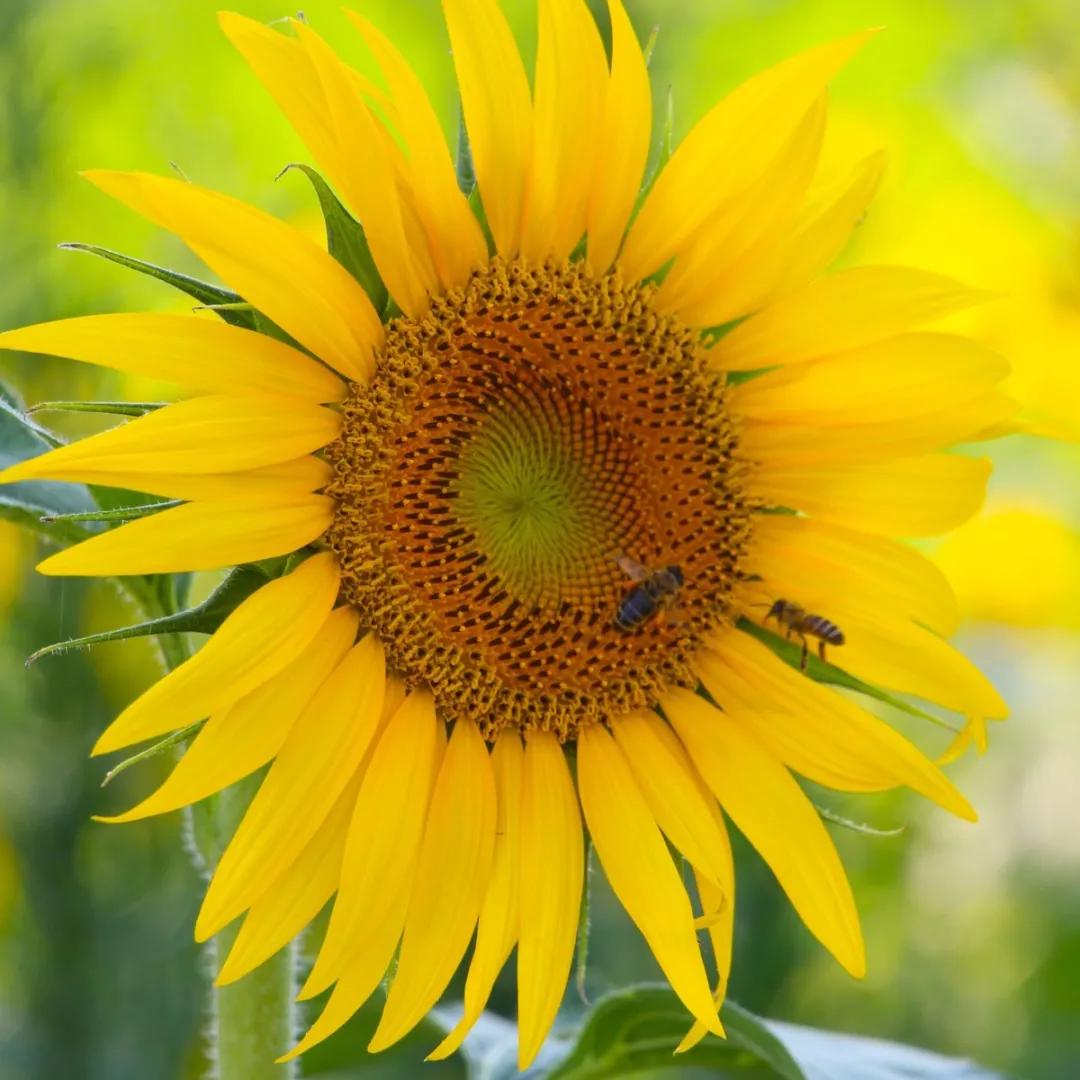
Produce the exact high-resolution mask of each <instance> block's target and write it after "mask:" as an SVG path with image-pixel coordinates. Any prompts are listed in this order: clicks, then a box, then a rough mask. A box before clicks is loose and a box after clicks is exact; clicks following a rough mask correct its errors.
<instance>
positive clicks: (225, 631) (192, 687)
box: [93, 554, 339, 754]
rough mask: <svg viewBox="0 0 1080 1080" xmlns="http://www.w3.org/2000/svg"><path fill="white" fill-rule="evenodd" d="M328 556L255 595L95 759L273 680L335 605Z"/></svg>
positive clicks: (334, 571) (128, 717) (121, 725)
mask: <svg viewBox="0 0 1080 1080" xmlns="http://www.w3.org/2000/svg"><path fill="white" fill-rule="evenodd" d="M338 580H339V574H338V568H337V563H336V562H335V561H334V558H333V556H332V555H329V554H325V555H313V556H312V557H311V558H310V559H308V560H306V561H305V562H303V563H302V564H301V565H300V566H298V567H297V568H296V569H295V570H294V571H293V572H292V573H291V574H286V575H285V576H284V577H281V578H277V579H276V580H275V581H271V582H269V583H268V584H266V585H264V586H263V587H262V588H261V589H259V590H258V591H257V592H255V593H252V595H251V596H249V597H248V598H247V599H246V600H244V601H243V603H241V604H240V605H239V606H238V607H237V608H236V610H235V611H233V612H232V614H231V615H229V616H228V618H226V619H225V621H224V622H223V623H222V624H221V626H219V627H218V629H217V630H216V631H215V632H214V635H213V637H211V638H210V640H209V641H207V643H206V644H205V645H204V646H203V647H202V648H201V649H200V650H199V651H198V652H197V653H196V654H195V655H194V656H193V657H191V659H190V660H185V661H184V663H182V664H181V665H180V666H179V667H178V668H175V669H174V670H173V671H170V672H169V674H168V675H166V676H165V677H164V678H163V679H160V680H159V681H158V682H156V683H154V685H153V686H151V687H150V689H149V690H147V691H146V693H144V694H143V695H142V696H141V697H138V698H136V699H135V700H134V701H133V702H132V703H131V704H130V705H129V706H128V707H127V708H126V709H125V710H124V711H123V712H122V713H121V714H120V715H119V716H118V717H117V718H116V719H115V720H114V721H113V722H112V723H111V724H110V725H109V727H108V728H106V729H105V732H104V733H103V734H102V736H101V738H100V739H98V741H97V743H96V745H95V746H94V749H93V753H94V754H107V753H109V752H110V751H112V750H119V749H121V747H124V746H130V745H131V744H132V743H137V742H142V741H143V739H150V738H153V736H155V735H164V734H165V733H166V732H169V731H176V730H177V729H179V728H182V727H187V725H188V724H192V723H194V722H195V721H196V720H201V719H202V718H203V717H204V716H209V715H210V714H211V713H213V712H216V711H218V710H219V709H224V708H227V707H228V706H229V705H231V704H233V702H235V701H239V700H240V698H242V697H243V696H244V695H245V694H249V693H251V691H252V690H254V689H255V688H256V687H257V686H260V685H261V684H262V683H264V682H266V681H267V680H268V679H271V678H273V677H274V676H275V675H276V674H277V673H278V672H279V671H281V670H282V668H284V667H285V666H286V665H287V664H289V663H291V662H292V661H293V660H295V659H296V657H297V656H299V655H300V653H301V652H302V651H303V650H304V649H305V648H306V647H307V645H308V643H309V642H310V641H311V639H312V638H313V637H314V636H315V635H316V634H317V633H318V631H319V628H320V627H321V626H322V625H323V624H324V623H325V622H326V618H327V616H328V615H329V613H330V608H331V606H332V605H333V603H334V600H335V599H336V597H337V589H338Z"/></svg>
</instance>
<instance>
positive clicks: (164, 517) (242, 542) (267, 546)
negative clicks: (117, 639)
mask: <svg viewBox="0 0 1080 1080" xmlns="http://www.w3.org/2000/svg"><path fill="white" fill-rule="evenodd" d="M332 517H333V503H332V502H331V500H330V499H328V498H326V497H325V496H323V495H303V494H292V495H289V496H286V497H283V496H282V495H280V494H279V493H271V494H269V495H258V496H245V497H243V498H237V499H234V500H232V501H229V502H195V503H186V504H185V505H183V506H177V507H174V508H173V509H171V510H163V511H162V512H161V513H159V514H153V515H152V516H150V517H144V518H139V519H137V520H135V521H130V522H128V523H127V524H126V525H121V526H120V527H119V528H117V529H110V530H109V531H108V532H104V533H99V534H98V535H97V536H93V537H91V538H90V539H89V540H84V541H83V542H82V543H80V544H76V545H75V546H74V547H69V548H67V549H66V550H64V551H60V552H58V553H57V554H56V555H52V556H50V557H49V558H48V559H46V560H45V561H44V562H41V563H38V566H37V570H38V573H41V574H69V575H78V576H95V577H96V576H102V575H109V574H116V575H120V574H172V573H177V572H180V571H185V570H217V569H220V568H221V567H223V566H238V565H239V564H240V563H246V562H256V561H258V560H259V559H269V558H272V557H273V556H275V555H287V554H289V553H290V552H293V551H297V550H299V549H300V548H302V547H303V546H304V545H305V544H310V543H311V541H312V540H315V539H316V538H317V537H319V536H321V535H322V534H323V533H324V532H325V531H326V529H327V528H328V527H329V525H330V521H331V519H332Z"/></svg>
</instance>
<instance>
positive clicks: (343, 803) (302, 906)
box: [215, 677, 405, 986]
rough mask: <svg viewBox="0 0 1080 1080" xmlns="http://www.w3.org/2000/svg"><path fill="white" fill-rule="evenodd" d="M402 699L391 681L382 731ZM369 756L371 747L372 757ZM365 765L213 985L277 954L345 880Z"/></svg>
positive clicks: (264, 899)
mask: <svg viewBox="0 0 1080 1080" xmlns="http://www.w3.org/2000/svg"><path fill="white" fill-rule="evenodd" d="M404 699H405V686H404V684H403V683H402V682H401V681H400V680H399V679H395V678H393V677H389V678H387V680H386V693H385V695H384V697H383V707H382V715H381V716H380V720H379V723H380V730H381V727H382V726H385V724H386V722H387V721H388V720H389V719H390V716H391V715H393V713H395V712H396V711H397V709H398V706H399V705H400V704H401V702H402V701H404ZM370 754H371V750H370V748H369V749H368V756H370ZM366 760H367V758H365V762H366ZM365 762H362V763H361V765H360V767H359V768H358V769H357V770H356V772H355V773H354V774H353V776H352V778H351V779H350V780H349V782H348V784H346V785H345V790H344V791H343V792H342V793H341V795H340V796H339V797H338V801H337V802H336V803H335V804H334V808H333V809H332V810H331V811H330V813H329V814H328V815H327V817H326V820H325V821H324V822H323V823H322V824H321V825H320V826H319V828H318V830H317V831H316V833H315V835H314V836H312V838H311V839H310V840H309V841H308V843H307V846H306V847H305V848H304V850H303V851H302V852H301V853H300V854H299V855H298V856H297V858H296V861H295V862H294V863H292V865H291V866H288V867H286V868H285V869H284V870H283V871H282V873H281V874H279V875H278V877H277V878H276V879H275V880H274V882H273V884H272V885H271V886H270V887H269V888H268V889H267V890H266V892H265V893H263V895H262V896H261V897H260V898H259V899H258V900H256V901H255V903H254V904H252V906H251V909H250V910H249V911H248V913H247V915H246V916H245V917H244V921H243V923H242V924H241V926H240V931H239V933H238V934H237V935H236V939H235V941H234V942H233V946H232V949H231V950H230V951H229V955H228V957H227V958H226V960H225V963H224V965H223V966H222V969H221V971H220V972H219V974H218V977H217V979H215V985H217V986H224V985H226V984H227V983H231V982H235V981H236V980H237V979H239V978H241V977H242V976H244V975H246V974H247V973H248V972H249V971H251V970H252V969H254V968H256V967H258V966H259V965H260V964H261V963H262V962H263V961H264V960H267V959H269V958H270V957H271V956H273V955H274V953H276V952H277V951H278V949H280V948H282V947H283V946H284V945H285V944H287V943H288V942H289V941H291V940H292V939H293V938H295V937H296V936H297V934H299V933H300V932H301V931H302V930H303V929H304V927H305V926H307V925H308V923H309V922H311V920H312V919H313V918H314V917H315V916H316V915H317V914H318V913H319V911H321V910H322V908H323V906H324V905H325V904H326V901H327V900H329V899H330V897H331V896H332V895H333V894H334V891H335V890H336V889H337V887H338V881H339V879H340V876H341V863H342V858H343V856H344V853H345V841H346V837H347V835H348V831H349V822H350V820H351V819H352V815H353V809H354V806H355V804H356V796H357V792H358V791H359V789H360V783H361V781H362V780H363V777H364V771H365Z"/></svg>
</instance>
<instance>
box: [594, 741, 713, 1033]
mask: <svg viewBox="0 0 1080 1080" xmlns="http://www.w3.org/2000/svg"><path fill="white" fill-rule="evenodd" d="M577 750H578V789H579V791H580V793H581V805H582V809H583V810H584V811H585V821H586V823H587V824H588V826H589V834H590V836H591V837H592V840H593V843H594V844H595V845H596V853H597V855H599V857H600V863H601V865H602V866H603V868H604V873H605V875H606V876H607V879H608V882H609V883H610V884H611V888H612V890H613V891H614V893H615V895H616V896H617V897H618V898H619V901H620V903H621V904H622V905H623V907H624V908H625V909H626V912H627V914H628V915H629V916H630V918H631V919H633V921H634V924H635V925H636V926H637V928H638V929H639V930H640V931H641V933H642V935H643V936H644V938H645V940H646V941H647V942H648V944H649V948H650V949H651V950H652V953H653V955H654V956H655V957H656V961H657V963H658V964H659V965H660V969H661V970H662V971H663V972H664V975H665V976H666V977H667V980H668V982H669V983H671V988H672V989H673V990H674V991H675V993H676V994H677V995H678V997H679V1000H680V1001H681V1002H682V1003H683V1004H684V1005H685V1006H686V1008H687V1009H688V1010H689V1011H690V1012H691V1014H692V1015H693V1016H695V1017H696V1018H697V1019H698V1020H700V1021H701V1022H702V1023H703V1024H705V1026H706V1027H708V1029H709V1030H710V1031H712V1032H714V1033H715V1034H717V1035H723V1033H724V1029H723V1028H722V1027H721V1025H720V1021H719V1019H718V1018H717V1015H716V1006H715V1005H714V1004H713V998H712V993H711V991H710V990H709V980H708V977H707V976H706V974H705V965H704V963H703V962H702V959H701V951H700V949H699V948H698V942H697V935H696V933H695V930H694V914H693V911H692V910H691V908H690V898H689V897H688V896H687V894H686V888H685V886H684V885H683V883H682V879H681V878H680V877H679V875H678V872H677V871H676V869H675V864H674V863H673V862H672V860H671V853H670V852H669V851H668V848H667V845H666V843H665V842H664V838H663V836H662V835H661V833H660V830H659V828H657V825H656V821H655V820H654V818H653V815H652V812H651V811H650V810H649V804H648V803H647V802H646V800H645V796H644V795H643V794H642V793H641V790H640V788H639V787H638V785H637V783H636V782H635V780H634V775H633V773H632V772H631V771H630V766H629V764H628V763H627V761H626V758H625V757H624V756H623V754H622V751H621V750H620V749H619V747H618V745H617V744H616V743H615V741H614V740H613V739H612V738H611V736H610V735H608V733H607V732H606V731H605V730H604V728H603V727H601V726H600V725H599V724H593V725H590V726H589V727H586V728H584V729H582V731H581V732H580V733H579V735H578V742H577Z"/></svg>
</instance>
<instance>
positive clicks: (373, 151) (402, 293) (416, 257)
mask: <svg viewBox="0 0 1080 1080" xmlns="http://www.w3.org/2000/svg"><path fill="white" fill-rule="evenodd" d="M293 25H294V27H295V28H296V33H297V36H298V37H299V39H300V43H301V44H302V45H303V47H304V49H305V50H306V51H307V55H308V58H309V59H310V60H311V64H312V66H313V67H314V69H315V71H316V72H317V73H318V75H319V78H320V79H321V80H322V86H323V93H324V94H325V95H326V103H327V107H328V111H329V116H330V117H331V120H332V123H333V125H334V130H335V132H336V137H337V145H338V153H339V154H340V155H341V158H342V165H343V167H344V172H343V173H342V175H341V176H340V177H339V179H338V183H339V185H340V186H341V190H342V193H343V194H344V196H345V198H346V199H347V200H348V202H349V204H350V205H351V206H352V207H353V209H354V210H355V211H356V215H357V217H358V218H359V219H360V223H361V225H363V226H364V232H365V234H366V236H367V240H368V245H369V246H370V248H371V256H372V258H373V259H374V260H375V265H376V266H377V267H378V269H379V276H380V277H381V278H382V279H383V281H384V282H385V283H386V287H387V289H388V290H389V292H390V295H391V296H392V297H393V298H394V299H395V300H396V301H397V303H398V306H399V307H400V308H401V309H402V310H403V311H405V312H406V313H407V314H410V315H419V314H420V313H421V312H422V311H423V310H424V309H425V308H426V307H427V296H428V293H431V292H434V291H436V290H437V288H438V282H437V279H436V275H435V267H434V265H433V263H432V261H431V254H430V252H429V251H428V249H427V247H426V245H425V246H424V247H422V248H420V249H417V248H416V247H415V246H414V245H411V244H410V243H409V242H408V240H407V238H406V232H405V225H404V221H403V208H402V206H401V203H400V200H399V196H398V188H397V182H396V178H395V176H394V168H393V162H392V161H391V159H390V157H389V155H387V154H386V153H385V152H384V151H383V143H382V139H381V138H380V135H379V131H378V126H377V122H376V120H375V118H374V116H373V115H372V114H371V110H370V109H369V108H368V106H367V103H366V102H365V101H364V99H363V97H362V96H361V94H360V92H359V90H358V89H357V86H356V84H355V83H354V81H353V80H352V78H351V77H350V74H349V69H348V68H347V67H346V66H345V65H344V64H343V63H342V62H341V61H340V60H339V59H338V57H337V55H336V54H335V53H334V51H333V50H332V49H331V48H330V46H329V45H327V44H326V42H325V41H324V40H323V39H322V38H321V37H319V35H318V34H316V33H315V31H314V30H312V29H311V27H310V26H308V25H307V24H306V23H304V22H301V21H299V20H294V22H293Z"/></svg>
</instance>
